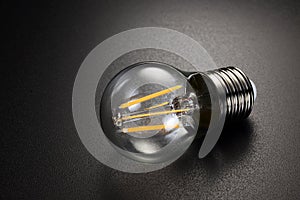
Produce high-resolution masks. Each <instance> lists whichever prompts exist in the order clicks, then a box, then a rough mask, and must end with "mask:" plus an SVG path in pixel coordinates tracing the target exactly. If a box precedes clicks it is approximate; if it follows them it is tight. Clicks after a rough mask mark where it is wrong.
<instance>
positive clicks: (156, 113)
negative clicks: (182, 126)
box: [121, 108, 190, 120]
mask: <svg viewBox="0 0 300 200" xmlns="http://www.w3.org/2000/svg"><path fill="white" fill-rule="evenodd" d="M189 110H190V109H189V108H187V109H180V110H169V111H161V112H152V113H146V114H139V115H132V116H125V117H122V118H121V120H128V119H136V118H142V117H150V116H156V115H165V114H171V113H178V112H185V111H189Z"/></svg>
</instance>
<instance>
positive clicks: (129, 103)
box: [119, 85, 182, 108]
mask: <svg viewBox="0 0 300 200" xmlns="http://www.w3.org/2000/svg"><path fill="white" fill-rule="evenodd" d="M180 88H182V86H181V85H176V86H174V87H171V88H167V89H165V90H161V91H159V92H155V93H153V94H149V95H147V96H144V97H142V98H139V99H135V100H132V101H129V102H126V103H123V104H121V105H120V106H119V108H127V107H129V106H132V105H134V104H137V103H141V102H144V101H148V100H150V99H153V98H156V97H159V96H162V95H165V94H168V93H170V92H172V91H174V90H178V89H180Z"/></svg>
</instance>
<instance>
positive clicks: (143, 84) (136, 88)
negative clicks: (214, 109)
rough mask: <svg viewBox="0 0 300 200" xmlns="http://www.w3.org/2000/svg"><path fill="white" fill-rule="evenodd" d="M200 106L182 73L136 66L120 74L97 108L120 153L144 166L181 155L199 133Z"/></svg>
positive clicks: (157, 65) (159, 66) (154, 65)
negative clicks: (143, 163) (144, 163)
mask: <svg viewBox="0 0 300 200" xmlns="http://www.w3.org/2000/svg"><path fill="white" fill-rule="evenodd" d="M199 109H200V106H199V102H198V98H197V96H196V91H194V89H193V87H192V86H191V85H190V83H189V82H188V81H187V78H186V77H185V76H184V75H183V73H182V72H180V71H178V70H177V69H175V68H173V67H172V66H169V65H167V64H163V63H155V62H145V63H138V64H135V65H133V66H130V67H128V68H126V69H125V70H123V71H121V72H120V73H118V74H117V75H116V76H115V77H114V78H113V79H112V80H111V81H110V83H109V84H108V86H107V87H106V89H105V91H104V93H103V97H102V100H101V105H100V120H101V126H102V129H103V132H104V134H105V135H106V137H107V139H108V140H109V142H110V143H111V145H112V146H113V147H114V148H115V149H116V150H117V151H118V152H119V153H121V154H122V155H124V156H126V157H128V158H130V159H133V160H137V161H140V162H147V163H160V162H165V161H168V160H172V159H176V158H178V157H180V156H181V155H182V154H183V153H184V152H185V151H186V149H187V148H188V147H189V146H190V144H191V143H192V141H193V140H194V137H195V136H196V134H197V130H198V126H199V121H200V112H199Z"/></svg>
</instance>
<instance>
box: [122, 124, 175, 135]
mask: <svg viewBox="0 0 300 200" xmlns="http://www.w3.org/2000/svg"><path fill="white" fill-rule="evenodd" d="M173 128H179V124H175V125H173V126H166V125H163V124H161V125H153V126H137V127H132V128H123V129H122V131H123V132H124V133H131V132H140V131H153V130H161V129H173Z"/></svg>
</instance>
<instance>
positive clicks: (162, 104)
mask: <svg viewBox="0 0 300 200" xmlns="http://www.w3.org/2000/svg"><path fill="white" fill-rule="evenodd" d="M167 104H169V102H167V101H166V102H163V103H161V104H158V105H155V106H151V107H149V108H146V109H145V110H151V109H154V108H158V107H161V106H165V105H167Z"/></svg>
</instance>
